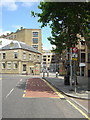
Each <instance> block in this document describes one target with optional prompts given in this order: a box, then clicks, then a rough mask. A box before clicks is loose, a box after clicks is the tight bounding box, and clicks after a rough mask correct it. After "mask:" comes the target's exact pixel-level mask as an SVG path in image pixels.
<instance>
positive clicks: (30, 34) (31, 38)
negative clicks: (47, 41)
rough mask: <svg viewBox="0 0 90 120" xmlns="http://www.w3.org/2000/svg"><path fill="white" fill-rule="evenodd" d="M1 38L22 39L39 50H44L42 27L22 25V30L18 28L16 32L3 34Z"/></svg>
mask: <svg viewBox="0 0 90 120" xmlns="http://www.w3.org/2000/svg"><path fill="white" fill-rule="evenodd" d="M0 38H5V39H9V40H17V41H21V42H24V43H26V44H27V45H30V46H31V47H33V48H35V49H36V50H38V51H39V52H41V51H42V38H41V29H25V28H23V27H21V28H20V30H19V29H18V30H17V31H16V32H12V33H10V34H9V33H7V35H2V36H0Z"/></svg>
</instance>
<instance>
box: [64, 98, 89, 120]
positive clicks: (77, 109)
mask: <svg viewBox="0 0 90 120" xmlns="http://www.w3.org/2000/svg"><path fill="white" fill-rule="evenodd" d="M66 101H67V102H69V103H70V104H71V105H72V106H73V107H74V108H76V109H77V110H78V111H79V112H80V113H81V114H82V115H84V116H85V118H88V119H89V120H90V117H88V116H87V115H86V114H85V113H84V112H83V111H82V110H80V109H79V108H78V107H76V106H75V105H74V104H73V103H71V102H70V101H69V100H66Z"/></svg>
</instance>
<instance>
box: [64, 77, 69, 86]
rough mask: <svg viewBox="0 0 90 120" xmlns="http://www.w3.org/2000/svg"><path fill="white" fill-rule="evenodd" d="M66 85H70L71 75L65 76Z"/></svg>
mask: <svg viewBox="0 0 90 120" xmlns="http://www.w3.org/2000/svg"><path fill="white" fill-rule="evenodd" d="M64 85H70V80H69V75H65V76H64Z"/></svg>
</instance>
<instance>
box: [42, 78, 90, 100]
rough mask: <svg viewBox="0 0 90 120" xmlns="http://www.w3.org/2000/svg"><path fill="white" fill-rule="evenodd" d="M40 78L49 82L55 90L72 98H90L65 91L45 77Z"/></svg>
mask: <svg viewBox="0 0 90 120" xmlns="http://www.w3.org/2000/svg"><path fill="white" fill-rule="evenodd" d="M42 79H45V80H46V81H47V82H48V83H49V84H51V85H52V86H53V87H55V88H56V89H57V90H59V91H60V92H62V93H63V94H65V95H66V96H69V97H73V98H78V99H83V100H90V98H88V97H80V96H75V95H73V94H69V93H66V92H65V91H64V90H61V89H59V88H58V87H57V86H56V85H55V84H53V83H52V82H50V81H49V80H47V79H46V78H45V77H42Z"/></svg>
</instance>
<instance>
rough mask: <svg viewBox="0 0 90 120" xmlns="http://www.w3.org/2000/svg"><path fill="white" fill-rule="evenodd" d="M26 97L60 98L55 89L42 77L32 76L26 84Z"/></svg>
mask: <svg viewBox="0 0 90 120" xmlns="http://www.w3.org/2000/svg"><path fill="white" fill-rule="evenodd" d="M24 97H30V98H38V97H39V98H40V97H46V98H60V97H59V95H58V94H56V93H55V92H54V91H53V89H52V88H51V87H50V86H49V85H47V83H46V82H45V81H43V80H42V79H40V78H30V79H28V81H27V84H26V92H25V95H24Z"/></svg>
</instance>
